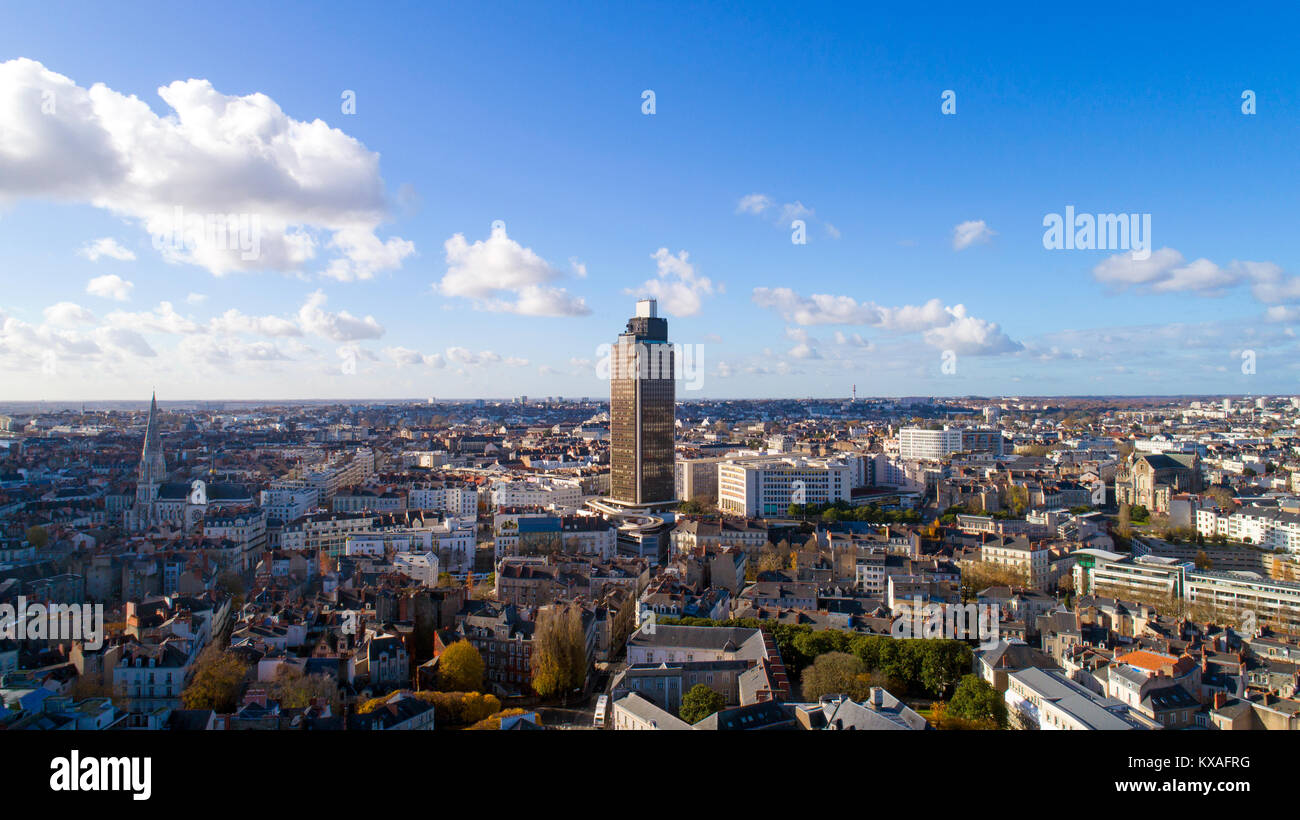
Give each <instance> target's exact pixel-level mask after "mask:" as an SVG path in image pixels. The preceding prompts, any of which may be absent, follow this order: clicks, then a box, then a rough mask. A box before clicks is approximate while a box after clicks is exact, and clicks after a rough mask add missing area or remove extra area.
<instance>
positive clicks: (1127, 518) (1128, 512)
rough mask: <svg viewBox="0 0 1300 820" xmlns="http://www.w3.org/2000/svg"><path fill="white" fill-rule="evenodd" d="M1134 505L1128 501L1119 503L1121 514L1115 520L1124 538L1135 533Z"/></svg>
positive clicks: (1116, 526) (1117, 528) (1116, 527)
mask: <svg viewBox="0 0 1300 820" xmlns="http://www.w3.org/2000/svg"><path fill="white" fill-rule="evenodd" d="M1132 521H1133V507H1132V505H1130V504H1129V503H1128V502H1127V501H1125V502H1124V503H1122V504H1120V505H1119V516H1118V517H1117V519H1116V521H1115V529H1116V530H1117V531H1118V532H1119V534H1120V535H1122V536H1123V537H1124V538H1128V537H1129V536H1130V535H1132V534H1133V527H1132Z"/></svg>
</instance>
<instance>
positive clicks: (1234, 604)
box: [1183, 569, 1300, 632]
mask: <svg viewBox="0 0 1300 820" xmlns="http://www.w3.org/2000/svg"><path fill="white" fill-rule="evenodd" d="M1185 576H1186V581H1185V584H1186V587H1185V591H1184V595H1183V597H1184V598H1185V600H1186V601H1187V603H1189V604H1193V605H1198V606H1203V607H1205V608H1207V609H1209V610H1210V611H1212V612H1213V613H1214V614H1215V615H1217V616H1219V617H1236V618H1241V619H1244V618H1246V617H1247V616H1246V613H1248V612H1249V613H1253V614H1254V617H1255V621H1256V623H1258V624H1259V625H1261V626H1262V625H1264V624H1272V625H1274V626H1275V627H1276V628H1277V629H1279V630H1280V631H1283V632H1300V583H1297V582H1295V581H1275V580H1273V579H1271V578H1263V577H1261V576H1260V575H1258V574H1257V573H1254V572H1219V571H1216V570H1208V569H1192V570H1187V571H1186V573H1185Z"/></svg>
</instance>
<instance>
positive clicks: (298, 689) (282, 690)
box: [268, 664, 340, 711]
mask: <svg viewBox="0 0 1300 820" xmlns="http://www.w3.org/2000/svg"><path fill="white" fill-rule="evenodd" d="M268 694H269V696H270V698H271V699H272V700H278V701H279V702H280V708H282V709H303V708H305V707H307V706H310V705H311V702H312V701H313V700H323V701H325V702H326V703H328V704H329V705H330V708H331V709H333V710H335V711H337V710H338V708H339V703H340V698H339V682H338V681H337V680H336V679H335V678H334V677H333V676H331V675H327V674H325V673H323V672H320V673H317V674H314V675H304V674H303V673H302V671H301V670H299V669H297V668H296V667H293V666H289V665H288V664H282V665H281V666H280V668H279V669H277V670H276V671H275V678H274V679H273V680H272V681H271V687H270V692H269V693H268Z"/></svg>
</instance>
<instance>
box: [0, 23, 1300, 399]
mask: <svg viewBox="0 0 1300 820" xmlns="http://www.w3.org/2000/svg"><path fill="white" fill-rule="evenodd" d="M234 8H235V13H236V14H237V13H238V11H239V9H240V6H239V4H236V6H235V7H234ZM250 8H251V7H250ZM698 13H699V14H700V15H702V17H703V18H706V19H703V20H700V21H697V22H699V23H700V25H696V26H679V25H675V24H674V23H673V22H671V21H670V20H668V19H667V16H666V15H662V14H658V15H657V13H651V12H649V11H646V12H644V13H641V12H639V11H638V10H626V11H625V10H610V9H583V10H581V11H579V10H578V8H577V7H574V8H573V9H572V10H571V11H569V12H565V13H561V14H559V15H557V14H556V13H555V11H554V10H547V11H546V12H545V13H543V12H541V11H535V10H528V9H523V10H516V11H515V12H514V13H512V15H510V19H503V18H502V17H501V16H500V15H497V14H494V13H493V12H492V11H491V10H490V9H484V8H473V7H465V8H448V9H445V10H442V11H429V10H420V11H419V12H417V13H415V15H414V16H415V18H416V20H415V22H414V23H413V22H412V20H411V19H406V20H404V21H402V22H398V21H397V20H396V19H395V18H383V17H382V16H378V15H376V16H363V17H359V18H357V19H353V18H354V17H355V15H351V14H344V13H342V12H340V14H339V15H334V16H332V15H330V14H329V13H328V12H326V13H323V14H321V15H319V16H315V15H313V16H311V17H310V19H301V18H300V16H299V15H294V14H293V13H292V12H291V11H289V10H282V11H277V10H271V11H269V12H265V13H264V14H265V15H266V17H265V20H266V25H264V26H259V27H258V28H257V29H256V30H250V31H249V32H247V33H246V41H247V42H246V44H245V45H246V47H245V48H244V49H241V50H239V51H237V52H234V51H231V50H230V49H228V48H227V47H226V46H225V45H221V44H218V43H211V44H209V43H204V42H191V41H190V39H187V38H186V37H185V36H184V33H185V32H186V31H187V27H190V26H193V25H194V23H195V19H196V18H194V17H193V16H192V14H193V13H190V12H177V13H175V14H168V15H155V14H152V13H150V12H149V11H148V10H145V9H140V8H125V9H113V10H108V9H102V8H97V7H95V6H93V5H90V4H86V5H77V6H76V13H70V14H68V15H66V17H65V18H61V19H59V20H48V19H42V18H41V17H40V16H39V15H35V14H32V15H26V16H22V17H18V16H16V17H15V19H16V20H21V22H17V23H16V24H15V25H13V26H10V27H7V29H6V30H5V31H3V32H0V113H2V114H3V116H4V119H5V121H6V122H7V123H9V127H8V128H7V129H6V130H4V131H0V241H2V242H3V243H4V246H5V248H6V254H5V258H4V262H3V268H0V270H3V271H4V275H5V277H6V281H9V282H22V283H23V284H22V286H21V287H20V288H12V287H11V288H10V289H7V290H6V292H5V293H4V294H3V295H0V377H3V378H2V379H0V381H2V382H3V386H2V387H0V401H36V400H48V401H63V402H69V401H79V400H87V401H93V400H138V397H140V396H143V395H148V393H149V392H150V391H151V390H152V389H153V388H155V387H157V388H159V389H160V390H162V391H163V392H164V394H165V395H167V396H177V397H184V398H185V399H186V400H195V401H204V400H234V401H242V400H273V399H280V400H287V401H293V400H330V399H336V400H342V401H348V400H361V399H374V400H398V399H401V398H402V397H414V398H416V399H417V400H418V399H419V398H421V397H424V396H436V397H444V396H447V397H453V396H454V397H461V398H466V399H471V398H485V399H506V398H511V397H514V396H517V395H521V394H523V395H541V396H547V395H551V396H590V397H599V396H602V395H606V394H607V392H608V384H606V382H605V380H604V379H602V378H601V377H600V375H599V374H598V365H599V359H600V349H601V345H602V344H605V343H606V342H607V335H608V334H607V330H608V326H609V323H610V321H611V319H613V318H615V317H622V316H623V315H625V313H626V305H627V304H628V303H630V302H631V301H633V300H635V299H637V298H641V297H656V298H658V299H659V303H660V306H661V309H662V312H663V314H664V315H666V316H668V317H669V318H670V319H671V320H672V321H673V324H674V328H675V330H674V338H675V340H676V341H679V342H680V343H682V344H686V345H691V346H692V349H693V350H695V351H697V353H698V355H697V361H698V362H699V364H700V367H701V379H700V380H699V384H698V389H684V388H683V387H682V386H680V385H679V389H678V391H677V397H678V399H679V400H684V401H690V400H692V399H695V398H706V399H719V398H736V399H757V398H800V397H812V396H816V397H835V396H848V395H849V393H850V390H851V386H852V385H856V390H857V395H858V396H860V397H874V396H880V397H889V396H944V397H958V396H971V395H984V396H997V395H1036V396H1080V395H1115V396H1147V395H1170V396H1179V395H1193V394H1195V395H1205V394H1210V395H1217V394H1231V395H1292V394H1295V393H1298V392H1300V356H1298V355H1297V353H1300V347H1298V346H1297V341H1296V337H1295V324H1296V321H1297V319H1298V318H1300V277H1297V276H1296V275H1295V273H1294V272H1295V271H1296V270H1297V269H1298V267H1300V266H1298V265H1297V254H1300V247H1297V244H1296V239H1295V232H1294V230H1293V227H1292V226H1291V224H1290V221H1291V210H1290V209H1289V205H1288V202H1289V200H1288V199H1287V194H1288V192H1289V191H1290V190H1292V189H1293V188H1294V183H1295V181H1296V178H1295V176H1296V171H1295V168H1294V166H1293V163H1291V162H1289V158H1290V155H1291V153H1292V148H1291V134H1292V132H1293V127H1294V125H1295V124H1296V123H1297V121H1300V95H1297V94H1296V93H1295V92H1294V90H1293V89H1294V87H1295V86H1296V83H1295V82H1294V80H1295V79H1296V74H1297V71H1296V68H1295V66H1293V65H1291V64H1290V63H1289V62H1288V61H1286V60H1285V54H1286V53H1287V50H1286V47H1285V45H1284V44H1283V43H1282V40H1281V38H1282V37H1283V36H1284V35H1283V32H1284V31H1285V30H1286V28H1287V27H1286V26H1280V25H1276V21H1272V22H1271V23H1270V24H1269V25H1262V24H1261V25H1254V23H1253V21H1252V18H1251V16H1250V15H1249V14H1246V15H1243V16H1242V17H1241V18H1240V19H1239V21H1238V22H1239V23H1240V25H1242V26H1244V27H1247V28H1251V29H1252V30H1253V31H1254V32H1255V33H1254V34H1253V35H1252V39H1251V40H1250V42H1235V41H1232V42H1228V43H1225V44H1223V45H1222V47H1221V48H1220V49H1219V50H1218V51H1217V52H1216V61H1215V64H1214V65H1213V66H1203V65H1201V64H1200V63H1199V62H1197V60H1196V57H1195V56H1194V55H1185V54H1180V53H1173V54H1169V53H1160V54H1158V55H1157V54H1154V53H1149V52H1148V51H1147V50H1145V49H1143V48H1140V46H1141V44H1142V43H1144V42H1145V41H1144V38H1143V35H1141V34H1140V33H1139V32H1141V31H1143V30H1145V29H1146V28H1148V25H1149V26H1155V25H1159V26H1161V27H1162V30H1164V31H1166V32H1167V36H1169V37H1172V38H1175V39H1183V40H1187V41H1194V40H1196V39H1197V37H1198V36H1200V35H1202V34H1204V33H1205V32H1207V31H1209V30H1211V29H1212V27H1213V25H1214V24H1213V23H1212V22H1211V21H1208V20H1203V19H1196V18H1194V17H1191V16H1189V17H1187V18H1186V19H1176V20H1169V19H1165V18H1164V17H1163V16H1161V15H1157V14H1156V13H1154V12H1151V13H1147V12H1136V13H1135V15H1136V16H1135V18H1134V20H1133V26H1131V27H1129V28H1128V29H1127V30H1126V31H1124V32H1119V33H1116V32H1113V31H1111V30H1110V29H1109V28H1108V27H1107V25H1106V24H1105V22H1104V21H1102V20H1090V19H1088V18H1086V17H1055V16H1052V15H1048V16H1049V17H1050V18H1051V19H1050V20H1048V21H1047V22H1048V23H1053V22H1054V23H1057V24H1060V25H1061V27H1062V29H1063V30H1064V29H1069V30H1070V31H1071V36H1069V37H1065V36H1063V35H1062V36H1052V35H1051V34H1050V30H1051V26H1050V25H1048V26H1046V28H1045V29H1044V30H1045V31H1048V32H1049V33H1048V34H1046V35H1043V34H1042V33H1041V32H1040V31H1038V30H1036V29H1031V28H1030V27H1029V26H1028V25H1027V24H1018V25H1012V26H1008V24H1006V23H1005V22H1003V21H994V20H991V19H990V20H979V19H976V20H972V19H970V18H969V17H964V16H962V15H958V14H954V15H953V16H952V17H951V19H939V20H937V21H936V20H934V19H932V18H931V17H929V16H925V17H922V16H912V15H910V14H907V13H894V14H891V15H869V16H868V15H864V16H863V18H862V19H860V20H855V21H854V22H860V23H864V24H865V23H867V22H869V23H870V25H863V26H848V25H845V21H843V20H831V19H829V17H828V16H826V15H820V14H818V13H816V12H815V10H812V9H810V10H809V11H808V13H807V14H801V15H799V16H797V17H796V18H794V19H786V18H785V15H783V14H782V13H781V11H780V10H779V7H775V6H768V7H756V8H755V12H754V14H753V15H752V19H741V18H740V17H739V16H737V15H734V14H728V13H725V12H720V11H700V12H698ZM344 18H346V19H344ZM578 20H581V21H582V24H581V27H580V30H579V31H578V33H575V30H574V24H575V21H578ZM489 22H490V25H488V23H489ZM421 24H422V25H421ZM425 30H429V31H433V32H435V33H434V34H432V35H428V36H429V37H431V40H432V42H431V45H432V47H427V48H426V47H423V45H424V41H423V40H422V39H420V38H421V37H424V36H426V35H423V34H421V32H422V31H425ZM850 31H852V32H853V33H852V34H850V33H849V32H850ZM863 32H866V33H863ZM127 33H135V34H136V35H139V34H141V33H144V34H145V35H147V36H145V37H144V38H142V39H143V40H145V41H146V42H147V43H148V45H146V46H141V47H138V48H136V49H134V50H133V54H132V60H131V61H129V62H126V61H122V60H120V59H118V58H117V54H116V51H115V49H114V48H113V46H112V43H113V42H114V41H115V38H118V37H122V36H125V35H126V34H127ZM922 34H924V36H921V35H922ZM1031 34H1032V35H1035V36H1031ZM1089 34H1095V35H1096V36H1087V35H1089ZM180 43H185V45H184V47H181V46H180V45H179V44H180ZM668 43H672V46H671V47H666V46H667V44H668ZM977 43H978V44H977ZM579 44H581V46H582V47H581V49H579V48H578V45H579ZM755 44H758V45H760V46H761V48H760V49H756V48H752V46H754V45H755ZM1273 44H1276V45H1277V47H1276V48H1273V47H1270V45H1273ZM1012 45H1014V46H1015V47H1014V48H1007V46H1012ZM999 46H1001V48H999ZM398 53H400V54H401V57H400V58H397V57H395V56H394V55H395V54H398ZM574 54H580V55H581V56H580V57H575V56H573V55H574ZM286 62H290V63H293V64H295V65H297V66H299V69H300V70H298V71H295V72H293V73H292V74H289V75H286V73H285V72H284V71H283V66H284V64H285V63H286ZM646 92H650V93H649V94H647V93H646ZM1247 92H1249V94H1247ZM69 157H75V159H76V161H75V162H74V161H69ZM216 214H222V215H233V216H234V217H235V218H234V220H233V221H232V222H231V223H230V224H229V225H228V226H224V227H226V228H227V229H228V232H227V234H226V235H224V236H223V235H221V231H220V230H218V229H219V228H221V227H223V226H219V225H218V226H214V224H213V220H212V219H211V218H210V217H212V216H213V215H216ZM1054 216H1055V217H1057V218H1058V220H1059V219H1062V218H1065V219H1068V221H1070V222H1072V223H1073V224H1074V225H1075V226H1078V225H1079V223H1078V222H1076V221H1075V219H1076V218H1077V219H1082V218H1083V217H1085V216H1086V217H1088V218H1089V219H1093V220H1094V223H1093V224H1094V229H1095V232H1094V233H1092V234H1078V233H1076V232H1075V231H1073V230H1062V231H1058V232H1057V233H1059V234H1060V236H1059V237H1057V239H1059V242H1056V244H1055V245H1053V242H1054V241H1056V240H1055V239H1053V238H1052V237H1051V236H1049V234H1051V233H1052V231H1053V227H1052V226H1053V225H1054V224H1056V223H1054V222H1053V217H1054ZM1108 216H1125V217H1131V219H1129V220H1127V221H1125V222H1124V223H1123V227H1124V228H1125V230H1124V231H1123V232H1121V231H1120V225H1119V224H1118V223H1117V222H1116V221H1115V220H1108V219H1107V217H1108ZM195 219H197V220H198V221H197V222H195V221H194V220H195ZM796 221H799V222H801V223H802V225H801V226H798V227H796V226H795V222H796ZM1107 226H1108V228H1109V231H1108V230H1107ZM196 227H197V228H201V229H202V230H201V231H200V232H199V233H198V235H191V236H189V237H188V240H187V236H186V231H188V230H189V229H190V228H196ZM191 233H192V232H191ZM1089 236H1091V244H1092V245H1094V246H1102V245H1106V244H1107V243H1106V242H1105V241H1104V240H1105V239H1106V238H1107V237H1109V238H1110V239H1111V240H1115V241H1112V242H1111V243H1110V244H1111V247H1109V248H1106V249H1086V247H1084V246H1087V245H1088V244H1089V239H1088V237H1089ZM796 238H798V239H802V240H804V241H803V244H800V243H797V242H795V241H792V240H794V239H796ZM1119 239H1125V241H1124V242H1122V243H1121V242H1118V240H1119ZM1080 240H1082V241H1080ZM223 243H224V244H223ZM1124 247H1129V248H1130V249H1129V250H1124V249H1123V248H1124ZM1053 248H1059V249H1053ZM615 320H616V319H615Z"/></svg>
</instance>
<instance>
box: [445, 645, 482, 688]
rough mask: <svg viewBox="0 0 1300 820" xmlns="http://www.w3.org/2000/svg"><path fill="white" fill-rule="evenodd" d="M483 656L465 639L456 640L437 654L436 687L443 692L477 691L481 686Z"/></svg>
mask: <svg viewBox="0 0 1300 820" xmlns="http://www.w3.org/2000/svg"><path fill="white" fill-rule="evenodd" d="M483 668H484V666H483V656H482V655H480V654H479V651H478V650H477V649H475V648H474V644H472V643H470V642H469V641H466V640H460V641H456V642H455V643H454V644H452V645H451V646H449V647H447V648H446V649H445V650H443V653H442V654H441V655H439V656H438V688H439V689H441V690H442V691H444V692H477V691H478V690H479V689H480V688H482V686H483Z"/></svg>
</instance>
